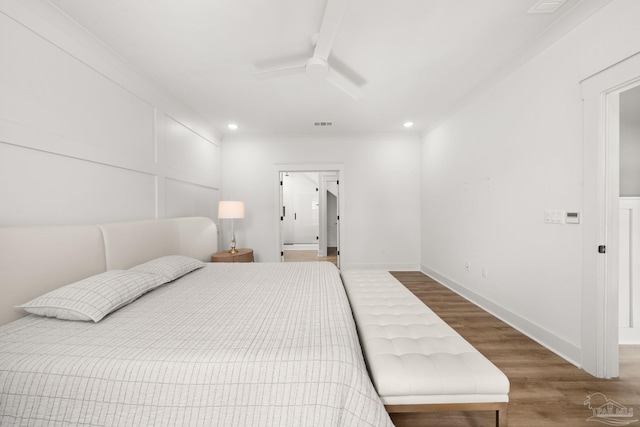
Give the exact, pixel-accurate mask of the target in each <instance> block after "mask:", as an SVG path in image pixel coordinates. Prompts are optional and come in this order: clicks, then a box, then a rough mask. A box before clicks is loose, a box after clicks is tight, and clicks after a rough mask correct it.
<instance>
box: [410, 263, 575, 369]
mask: <svg viewBox="0 0 640 427" xmlns="http://www.w3.org/2000/svg"><path fill="white" fill-rule="evenodd" d="M420 270H421V271H422V272H423V273H424V274H426V275H427V276H429V277H431V278H432V279H434V280H435V281H437V282H438V283H440V284H441V285H443V286H446V287H447V288H449V289H451V290H452V291H453V292H455V293H457V294H458V295H460V296H461V297H463V298H465V299H466V300H468V301H470V302H472V303H473V304H475V305H477V306H478V307H480V308H482V309H483V310H485V311H487V312H489V313H490V314H492V315H494V316H495V317H497V318H498V319H500V320H502V321H503V322H505V323H506V324H508V325H509V326H511V327H512V328H514V329H516V330H518V331H519V332H521V333H523V334H524V335H526V336H527V337H529V338H531V339H532V340H534V341H536V342H537V343H538V344H540V345H542V346H544V347H546V348H547V349H549V350H550V351H552V352H554V353H555V354H557V355H558V356H560V357H562V358H563V359H565V360H566V361H567V362H569V363H571V364H573V365H575V366H577V367H578V368H582V366H581V362H580V361H581V360H582V350H581V349H580V348H579V347H577V346H575V345H573V344H571V343H569V342H567V341H566V340H564V339H562V338H560V337H558V336H557V335H555V334H553V333H551V332H549V331H548V330H546V329H544V328H542V327H540V326H538V325H536V324H535V323H533V322H531V321H529V320H527V319H525V318H523V317H521V316H519V315H518V314H516V313H514V312H512V311H510V310H507V309H505V308H504V307H502V306H501V305H499V304H496V303H494V302H493V301H491V300H488V299H487V298H484V297H482V296H480V295H478V294H477V293H475V292H473V291H471V290H469V289H468V288H466V287H465V286H463V285H462V284H460V283H458V282H456V281H455V280H452V279H450V278H448V277H447V276H445V275H443V274H440V273H438V272H437V271H435V270H432V269H431V268H429V267H427V266H425V265H421V266H420Z"/></svg>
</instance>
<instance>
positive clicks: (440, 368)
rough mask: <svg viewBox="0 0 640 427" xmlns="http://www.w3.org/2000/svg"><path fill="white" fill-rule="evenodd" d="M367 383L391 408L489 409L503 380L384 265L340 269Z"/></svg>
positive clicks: (499, 413)
mask: <svg viewBox="0 0 640 427" xmlns="http://www.w3.org/2000/svg"><path fill="white" fill-rule="evenodd" d="M342 280H343V282H344V285H345V288H346V291H347V294H348V296H349V302H350V303H351V309H352V310H353V315H354V318H355V320H356V325H357V327H358V335H359V337H360V342H361V344H362V349H363V352H364V355H365V360H366V362H367V365H368V368H369V372H370V375H371V379H372V381H373V384H374V385H375V387H376V390H377V391H378V394H379V395H380V398H381V399H382V402H383V403H384V404H385V407H386V409H387V411H388V412H389V413H399V412H448V411H495V413H496V426H502V427H505V426H506V425H507V405H508V402H509V380H508V379H507V377H506V375H505V374H504V373H503V372H502V371H501V370H500V369H498V368H497V367H496V366H495V365H494V364H493V363H491V362H490V361H489V359H487V358H486V357H484V356H483V355H482V354H481V353H480V352H479V351H478V350H476V349H475V348H474V347H473V346H472V345H471V344H469V343H468V342H467V341H466V340H465V339H464V338H462V337H461V336H460V335H459V334H458V333H457V332H456V331H455V330H454V329H453V328H451V327H450V326H449V325H447V324H446V323H445V322H444V321H443V320H442V319H441V318H440V317H438V316H437V315H436V314H435V313H434V312H433V311H432V310H431V309H430V308H429V307H427V306H426V305H425V304H423V303H422V301H420V299H418V297H416V296H415V295H414V294H413V293H412V292H411V291H409V290H408V289H407V288H405V287H404V286H403V285H402V284H401V283H400V282H399V281H398V280H397V279H396V278H395V277H393V276H392V275H391V274H390V273H389V272H387V271H371V270H365V271H345V272H342Z"/></svg>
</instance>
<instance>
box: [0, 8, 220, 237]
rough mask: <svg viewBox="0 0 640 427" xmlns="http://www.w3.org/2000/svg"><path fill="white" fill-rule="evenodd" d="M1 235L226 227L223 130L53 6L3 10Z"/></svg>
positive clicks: (0, 41) (0, 25)
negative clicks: (64, 228) (20, 228)
mask: <svg viewBox="0 0 640 427" xmlns="http://www.w3.org/2000/svg"><path fill="white" fill-rule="evenodd" d="M0 55H2V58H3V66H2V67H0V93H2V96H0V167H1V168H2V170H0V177H1V178H2V181H1V182H0V196H1V197H2V200H3V202H2V209H0V226H10V225H45V224H47V225H55V224H72V223H96V222H108V221H119V220H134V219H146V218H156V217H160V218H162V217H167V216H207V217H210V218H215V213H216V206H217V200H218V199H219V194H218V193H219V187H220V183H221V169H222V163H221V158H220V147H219V138H220V135H219V134H218V132H217V131H216V130H215V129H214V128H213V127H212V126H211V125H210V124H209V123H207V122H206V121H205V120H203V119H202V118H201V117H200V116H198V115H197V114H195V113H194V112H193V111H191V110H190V109H189V108H188V107H186V106H185V105H184V104H182V103H181V102H180V101H179V100H177V99H175V98H173V97H172V96H171V95H170V94H168V93H167V92H165V91H164V90H163V89H162V88H160V87H158V86H156V85H155V83H153V82H152V81H150V80H148V79H147V78H146V77H145V76H143V75H141V74H140V73H138V72H137V71H136V70H135V69H133V68H131V67H130V66H129V64H128V63H126V62H125V61H123V60H122V59H121V58H120V57H118V56H117V55H115V54H114V53H113V52H112V51H110V50H109V49H108V48H106V47H105V46H104V45H103V44H102V43H101V42H99V41H98V40H96V39H95V38H94V37H93V36H92V35H90V34H88V33H87V32H86V31H85V30H84V29H82V28H81V27H79V26H77V24H75V23H74V22H73V21H71V20H70V19H69V18H68V17H66V16H64V15H62V14H61V13H60V12H59V11H58V10H57V9H55V8H54V7H53V6H51V5H50V4H49V3H47V2H39V1H35V0H24V1H20V2H18V1H15V0H6V1H3V2H2V3H0Z"/></svg>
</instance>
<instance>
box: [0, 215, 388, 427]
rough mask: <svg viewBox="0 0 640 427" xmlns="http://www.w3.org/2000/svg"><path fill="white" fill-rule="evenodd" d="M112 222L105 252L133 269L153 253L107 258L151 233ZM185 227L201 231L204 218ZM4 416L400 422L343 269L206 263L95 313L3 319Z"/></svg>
mask: <svg viewBox="0 0 640 427" xmlns="http://www.w3.org/2000/svg"><path fill="white" fill-rule="evenodd" d="M198 221H200V222H201V224H202V225H203V226H205V225H206V226H205V227H204V229H207V230H208V232H210V231H211V229H210V227H211V225H212V223H211V224H209V223H207V222H206V221H203V220H202V219H200V220H198ZM147 225H148V224H146V225H145V226H144V227H146V226H147ZM165 225H166V224H165ZM114 227H115V228H114ZM114 227H106V229H111V231H113V229H118V230H119V231H118V233H120V234H121V238H118V239H115V240H114V239H113V236H114V234H113V233H112V232H109V231H108V232H106V233H102V234H103V239H106V240H105V241H109V239H111V240H110V241H109V243H108V245H107V246H105V247H107V250H106V254H107V255H106V259H107V260H109V259H110V260H111V262H117V263H118V268H129V267H131V266H133V265H136V264H137V263H141V262H144V261H146V260H147V259H151V258H149V257H142V258H141V257H139V252H136V251H133V252H131V253H132V254H134V255H133V257H131V256H125V257H124V258H126V259H121V260H117V257H116V258H114V257H113V256H112V257H111V258H110V257H109V255H108V254H109V253H110V249H109V248H111V249H113V248H120V249H118V251H119V252H120V253H122V252H123V251H124V252H127V251H130V250H132V249H134V248H133V246H135V245H136V244H139V240H140V239H141V238H142V237H141V236H140V235H138V236H135V238H133V240H132V242H129V243H126V242H125V243H123V242H122V239H124V240H131V238H132V235H131V233H130V230H129V232H127V231H126V230H127V229H131V227H134V228H135V224H134V223H128V225H127V226H125V227H124V228H122V227H120V226H119V225H118V226H114ZM172 227H173V225H171V226H170V227H169V228H172ZM152 228H153V227H152ZM178 228H179V227H178ZM188 228H189V229H190V231H189V232H188V233H187V234H188V235H189V236H190V237H189V241H192V239H195V240H193V241H197V236H198V235H199V234H198V233H197V231H196V230H197V228H198V227H188ZM194 233H195V234H194ZM1 234H2V231H1V230H0V237H1ZM178 234H180V233H178ZM123 236H127V237H123ZM194 236H195V237H194ZM143 240H144V238H143ZM179 240H180V239H178V241H179ZM135 242H138V243H135ZM182 244H183V245H184V242H183V243H182ZM153 246H155V247H156V251H157V247H158V244H157V242H156V244H154V245H153ZM168 246H171V244H169V245H168ZM178 246H180V245H178ZM202 246H203V245H202V242H200V243H199V244H198V245H196V249H197V248H198V247H201V248H202ZM122 248H124V249H122ZM190 248H191V249H188V250H187V252H188V251H189V250H190V251H192V252H191V253H192V254H193V251H194V247H193V246H191V247H190ZM162 252H164V251H160V253H154V254H153V256H152V258H153V257H156V256H163V255H167V253H162ZM183 252H184V251H183ZM195 252H198V250H195ZM209 254H210V252H209ZM203 257H204V251H203V253H202V255H201V256H200V258H203ZM145 258H147V259H145ZM114 260H116V261H114ZM105 264H106V265H108V264H109V262H105ZM35 266H36V267H37V263H36V264H35ZM97 270H98V271H96V273H100V271H99V270H100V268H98V269H97ZM1 284H2V283H1V282H0V285H1ZM21 302H24V301H21ZM0 425H87V426H105V425H109V426H117V425H122V426H132V425H154V426H156V425H171V426H175V425H207V426H212V425H220V426H223V425H224V426H236V425H237V426H245V425H246V426H255V425H273V426H281V425H291V426H298V425H305V426H314V425H317V426H369V425H370V426H389V425H391V421H390V419H389V417H388V414H387V413H386V411H385V409H384V406H383V405H382V403H381V402H380V399H379V397H378V395H377V394H376V392H375V390H374V388H373V385H372V384H371V381H370V379H369V377H368V374H367V370H366V367H365V364H364V360H363V357H362V352H361V349H360V345H359V342H358V337H357V334H356V330H355V324H354V320H353V317H352V315H351V310H350V308H349V303H348V301H347V299H346V295H345V291H344V288H343V286H342V283H341V281H340V277H339V272H338V270H337V269H336V268H335V266H333V265H332V264H329V263H288V264H266V263H262V264H260V263H254V264H218V263H213V264H212V263H205V265H204V267H202V268H198V269H196V270H194V271H192V272H190V273H188V274H186V275H184V276H183V277H181V278H179V279H177V280H174V281H171V282H169V283H166V284H163V285H161V286H159V287H157V288H155V289H154V290H152V291H150V292H148V293H146V294H144V295H143V296H141V297H140V298H138V299H137V300H135V301H133V302H131V303H130V304H128V305H126V306H124V307H122V308H120V309H118V310H116V311H114V312H112V313H110V314H108V315H107V316H106V317H104V318H103V319H102V320H100V321H98V322H97V323H94V322H92V321H88V322H87V321H70V320H59V319H55V318H48V317H42V316H37V315H33V314H32V315H29V316H27V317H24V318H21V319H19V320H17V321H14V322H11V323H8V324H7V325H4V326H2V327H0Z"/></svg>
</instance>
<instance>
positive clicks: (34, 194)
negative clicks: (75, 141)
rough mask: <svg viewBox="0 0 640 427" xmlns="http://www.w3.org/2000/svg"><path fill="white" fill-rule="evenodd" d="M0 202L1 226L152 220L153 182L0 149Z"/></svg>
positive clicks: (107, 168)
mask: <svg viewBox="0 0 640 427" xmlns="http://www.w3.org/2000/svg"><path fill="white" fill-rule="evenodd" d="M0 200H2V209H0V225H2V226H19V225H49V224H81V223H87V222H91V223H99V222H106V221H110V220H111V219H112V218H118V219H122V220H126V219H137V218H153V217H154V215H155V177H154V176H153V175H149V174H147V173H144V172H138V171H133V170H128V169H123V168H120V167H117V166H112V165H106V164H100V163H94V162H91V161H87V160H83V159H77V158H73V157H67V156H64V155H59V154H53V153H47V152H43V151H38V150H33V149H29V148H24V147H19V146H14V145H9V144H0Z"/></svg>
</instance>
